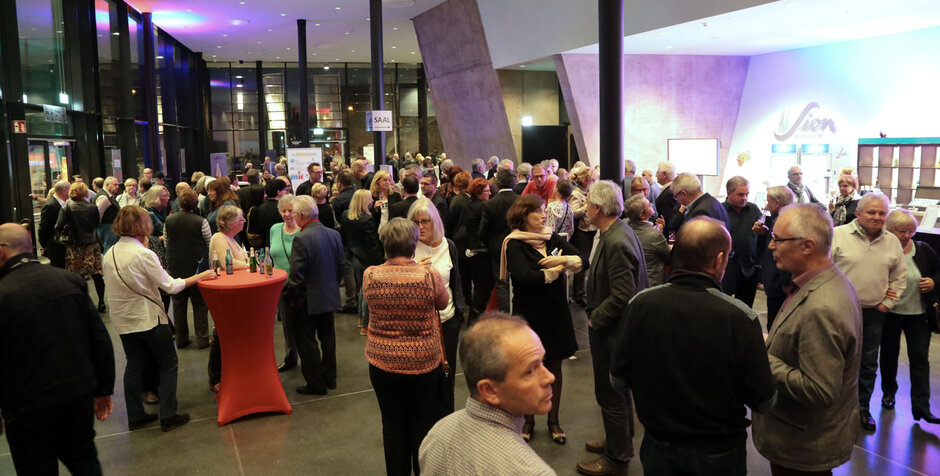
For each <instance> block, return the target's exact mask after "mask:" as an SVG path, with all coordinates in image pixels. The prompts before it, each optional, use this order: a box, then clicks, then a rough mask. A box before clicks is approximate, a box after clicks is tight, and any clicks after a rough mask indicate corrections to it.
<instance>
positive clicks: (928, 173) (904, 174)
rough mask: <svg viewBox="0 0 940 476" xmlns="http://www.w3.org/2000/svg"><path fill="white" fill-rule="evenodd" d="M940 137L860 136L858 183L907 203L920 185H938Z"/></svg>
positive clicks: (898, 201)
mask: <svg viewBox="0 0 940 476" xmlns="http://www.w3.org/2000/svg"><path fill="white" fill-rule="evenodd" d="M938 145H940V137H907V138H875V139H859V140H858V168H857V173H858V183H859V187H860V188H861V189H862V190H873V189H878V190H881V192H882V193H884V194H885V195H887V196H888V198H889V199H890V200H891V203H892V204H907V203H910V201H911V200H912V199H913V198H914V192H915V190H917V187H918V186H925V187H933V186H935V185H936V176H937V174H936V171H937V146H938Z"/></svg>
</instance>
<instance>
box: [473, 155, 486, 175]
mask: <svg viewBox="0 0 940 476" xmlns="http://www.w3.org/2000/svg"><path fill="white" fill-rule="evenodd" d="M485 172H486V162H484V161H483V159H473V164H472V166H471V170H470V175H471V176H472V177H473V178H474V179H478V178H481V179H485V178H486V173H485Z"/></svg>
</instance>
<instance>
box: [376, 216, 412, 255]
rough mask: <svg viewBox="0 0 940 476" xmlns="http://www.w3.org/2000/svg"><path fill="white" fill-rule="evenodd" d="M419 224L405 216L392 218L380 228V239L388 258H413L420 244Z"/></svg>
mask: <svg viewBox="0 0 940 476" xmlns="http://www.w3.org/2000/svg"><path fill="white" fill-rule="evenodd" d="M419 236H420V230H418V225H415V223H414V222H413V221H411V220H408V219H405V218H401V217H398V218H392V219H391V220H389V221H388V223H386V224H385V225H383V226H382V227H381V228H379V240H380V241H381V242H382V247H383V248H384V249H385V257H386V258H402V257H403V258H412V257H414V255H415V248H416V247H417V246H418V237H419Z"/></svg>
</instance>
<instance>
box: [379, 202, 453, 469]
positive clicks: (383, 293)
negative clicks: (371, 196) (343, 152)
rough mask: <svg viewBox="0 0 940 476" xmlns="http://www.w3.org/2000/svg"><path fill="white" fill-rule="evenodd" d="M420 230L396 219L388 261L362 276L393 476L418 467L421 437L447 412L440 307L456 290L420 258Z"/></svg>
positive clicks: (388, 236)
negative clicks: (417, 258)
mask: <svg viewBox="0 0 940 476" xmlns="http://www.w3.org/2000/svg"><path fill="white" fill-rule="evenodd" d="M418 237H419V231H418V226H417V225H415V224H414V223H413V222H412V221H410V220H406V219H404V218H393V219H392V220H390V221H389V222H388V224H387V225H385V226H384V227H383V228H382V230H381V232H380V238H381V240H382V246H383V247H384V249H385V256H386V257H388V261H386V262H385V263H384V264H381V265H378V266H370V267H369V268H368V269H366V270H365V273H364V275H363V279H362V293H363V295H364V296H365V301H366V304H367V305H368V307H369V314H370V316H369V326H368V337H367V338H366V358H367V359H368V361H369V378H370V380H371V381H372V387H373V388H374V389H375V397H376V399H378V402H379V409H380V410H381V412H382V441H383V443H384V447H385V469H386V472H387V473H388V474H389V475H390V476H391V475H410V474H411V472H412V470H414V471H415V472H417V471H418V469H419V468H418V448H419V446H420V445H421V440H423V439H424V435H426V434H427V432H428V430H430V429H431V427H432V426H434V424H435V423H436V422H437V421H438V420H439V419H441V417H443V416H444V411H443V407H444V405H445V398H446V396H445V395H443V394H442V392H440V384H441V380H442V378H443V375H442V372H443V369H442V362H443V360H444V355H443V352H442V351H441V324H440V320H439V317H438V310H441V309H445V308H446V307H447V304H448V302H449V296H448V294H447V288H446V286H445V285H444V280H443V279H442V278H441V275H440V273H438V271H437V270H436V269H435V268H434V266H432V265H422V264H418V263H416V262H415V260H414V255H415V248H416V247H417V244H418Z"/></svg>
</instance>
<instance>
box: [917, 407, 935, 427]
mask: <svg viewBox="0 0 940 476" xmlns="http://www.w3.org/2000/svg"><path fill="white" fill-rule="evenodd" d="M917 420H924V421H925V422H927V423H933V424H934V425H936V424H940V417H936V416H934V415H933V413H930V410H927V412H926V413H922V412H914V421H917Z"/></svg>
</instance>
